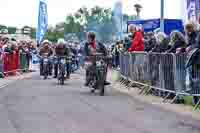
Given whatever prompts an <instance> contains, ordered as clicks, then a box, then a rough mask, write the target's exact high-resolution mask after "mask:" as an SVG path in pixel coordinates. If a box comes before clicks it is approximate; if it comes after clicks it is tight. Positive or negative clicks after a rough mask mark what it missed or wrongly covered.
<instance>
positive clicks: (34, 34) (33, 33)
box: [30, 28, 36, 39]
mask: <svg viewBox="0 0 200 133" xmlns="http://www.w3.org/2000/svg"><path fill="white" fill-rule="evenodd" d="M30 36H31V38H32V39H36V28H31V34H30Z"/></svg>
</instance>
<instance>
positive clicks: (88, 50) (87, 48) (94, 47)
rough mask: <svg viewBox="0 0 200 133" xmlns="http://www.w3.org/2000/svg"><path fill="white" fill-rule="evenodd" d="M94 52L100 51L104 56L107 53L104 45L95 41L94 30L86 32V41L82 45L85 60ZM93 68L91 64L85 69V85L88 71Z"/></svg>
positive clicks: (87, 82)
mask: <svg viewBox="0 0 200 133" xmlns="http://www.w3.org/2000/svg"><path fill="white" fill-rule="evenodd" d="M96 52H98V53H102V54H103V55H104V56H107V55H108V51H107V49H106V47H105V46H104V45H103V44H102V43H100V42H97V41H96V35H95V33H94V32H88V34H87V42H86V43H85V45H84V53H85V56H86V60H88V59H89V57H90V56H92V55H94V54H95V53H96ZM92 68H93V66H91V67H88V68H87V69H86V83H85V86H88V85H89V79H90V78H89V71H91V70H92ZM108 84H110V83H109V82H106V83H105V85H108Z"/></svg>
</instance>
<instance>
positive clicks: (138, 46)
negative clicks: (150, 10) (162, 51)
mask: <svg viewBox="0 0 200 133" xmlns="http://www.w3.org/2000/svg"><path fill="white" fill-rule="evenodd" d="M129 31H130V32H131V33H132V34H133V40H132V43H131V47H130V48H129V49H128V51H129V52H133V51H144V37H143V33H142V31H140V30H137V27H136V26H135V25H130V26H129Z"/></svg>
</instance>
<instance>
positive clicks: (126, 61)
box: [124, 53, 130, 78]
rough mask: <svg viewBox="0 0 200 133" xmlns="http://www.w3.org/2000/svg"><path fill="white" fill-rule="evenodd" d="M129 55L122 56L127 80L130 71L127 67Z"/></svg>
mask: <svg viewBox="0 0 200 133" xmlns="http://www.w3.org/2000/svg"><path fill="white" fill-rule="evenodd" d="M129 57H130V55H129V54H128V53H126V54H124V67H125V69H124V70H125V75H124V76H126V77H127V78H129V74H130V69H129V66H130V61H129V60H130V58H129Z"/></svg>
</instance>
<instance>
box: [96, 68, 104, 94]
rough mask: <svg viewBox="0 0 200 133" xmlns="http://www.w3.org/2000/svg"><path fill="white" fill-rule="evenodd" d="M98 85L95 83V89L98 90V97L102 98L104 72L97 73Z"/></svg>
mask: <svg viewBox="0 0 200 133" xmlns="http://www.w3.org/2000/svg"><path fill="white" fill-rule="evenodd" d="M97 76H98V78H97V79H98V80H97V81H98V83H97V87H98V90H99V91H100V96H104V93H105V78H104V72H100V71H99V73H98V75H97Z"/></svg>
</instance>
